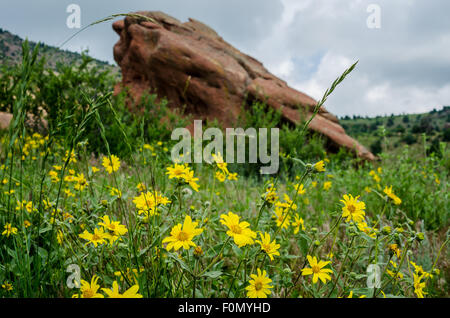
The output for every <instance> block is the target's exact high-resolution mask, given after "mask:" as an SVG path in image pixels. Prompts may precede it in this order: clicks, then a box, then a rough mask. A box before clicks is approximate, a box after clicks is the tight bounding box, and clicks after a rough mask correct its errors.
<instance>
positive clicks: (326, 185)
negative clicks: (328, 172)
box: [323, 181, 333, 191]
mask: <svg viewBox="0 0 450 318" xmlns="http://www.w3.org/2000/svg"><path fill="white" fill-rule="evenodd" d="M332 184H333V183H332V182H331V181H325V182H324V183H323V189H324V190H325V191H328V190H330V189H331V185H332Z"/></svg>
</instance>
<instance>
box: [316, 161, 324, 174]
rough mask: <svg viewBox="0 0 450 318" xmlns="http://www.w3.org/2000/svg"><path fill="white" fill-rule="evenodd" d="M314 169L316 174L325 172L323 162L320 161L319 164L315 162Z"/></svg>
mask: <svg viewBox="0 0 450 318" xmlns="http://www.w3.org/2000/svg"><path fill="white" fill-rule="evenodd" d="M313 167H314V169H316V171H318V172H324V171H325V163H324V162H323V160H320V161H319V162H317V163H316V164H314V166H313Z"/></svg>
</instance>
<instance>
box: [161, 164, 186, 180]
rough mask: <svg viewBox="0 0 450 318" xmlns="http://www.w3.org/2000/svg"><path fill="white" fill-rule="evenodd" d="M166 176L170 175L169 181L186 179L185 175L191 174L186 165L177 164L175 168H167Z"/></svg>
mask: <svg viewBox="0 0 450 318" xmlns="http://www.w3.org/2000/svg"><path fill="white" fill-rule="evenodd" d="M166 169H167V172H166V174H168V175H169V179H173V178H175V179H181V178H184V175H185V174H186V173H187V172H189V168H188V167H187V166H185V165H179V164H177V163H175V164H174V165H173V167H167V168H166Z"/></svg>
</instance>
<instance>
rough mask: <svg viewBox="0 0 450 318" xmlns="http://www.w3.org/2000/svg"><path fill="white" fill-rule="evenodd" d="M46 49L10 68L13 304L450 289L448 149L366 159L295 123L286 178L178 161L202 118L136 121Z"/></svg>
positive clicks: (257, 113)
mask: <svg viewBox="0 0 450 318" xmlns="http://www.w3.org/2000/svg"><path fill="white" fill-rule="evenodd" d="M37 52H38V48H35V49H34V50H33V51H30V50H29V48H28V47H27V45H26V44H25V45H24V47H23V58H22V63H21V64H19V65H18V66H6V65H5V66H3V68H2V72H1V75H0V92H1V95H0V96H1V101H0V104H1V105H0V106H1V110H3V111H9V112H11V113H13V115H14V117H13V120H12V121H11V124H10V126H9V128H8V129H7V130H4V131H2V132H1V146H0V147H1V148H0V161H1V162H0V164H1V166H0V181H1V182H0V187H1V189H0V190H1V191H0V227H1V229H0V234H1V235H0V260H1V262H0V285H1V288H0V297H67V298H70V297H82V298H91V297H95V298H104V297H105V298H106V297H162V298H165V297H206V298H209V297H288V298H310V297H314V298H322V297H342V298H352V297H355V298H358V297H359V298H365V297H367V298H371V297H380V298H383V297H387V298H391V297H414V298H415V297H417V298H423V297H448V296H449V295H448V290H449V285H448V282H449V280H450V272H449V258H448V249H447V244H448V240H449V231H448V226H449V211H450V209H449V203H448V193H449V191H448V172H449V150H448V143H441V144H440V152H439V153H428V152H426V151H424V152H418V151H417V149H415V148H413V147H410V146H408V145H401V146H399V147H401V149H400V150H399V148H398V147H397V148H396V149H397V151H395V152H391V151H389V147H388V144H387V143H386V145H385V147H383V150H384V151H382V152H381V153H380V154H379V157H380V160H379V161H376V162H364V161H361V160H360V159H358V158H355V157H354V156H353V155H351V154H349V153H347V152H345V151H340V152H338V153H334V154H333V153H328V152H326V150H325V149H326V148H325V141H324V140H323V139H322V137H320V136H315V135H314V134H311V133H307V132H305V131H304V130H303V129H302V127H300V128H293V127H289V126H286V125H283V126H282V129H281V135H280V144H281V147H282V149H281V151H282V152H281V158H280V160H281V167H280V171H279V172H278V174H275V175H271V176H262V175H260V174H259V173H258V169H259V165H258V164H253V165H252V164H246V165H242V164H240V165H239V164H226V163H225V162H224V161H223V158H222V156H221V155H220V154H216V155H215V156H214V162H213V163H211V164H207V163H203V164H182V163H176V162H172V160H171V156H170V150H171V148H172V146H173V144H174V142H173V141H172V140H170V134H171V131H172V130H173V129H174V128H176V127H184V126H186V125H185V124H186V122H187V121H189V117H188V116H181V115H180V114H174V113H172V112H170V111H169V110H168V109H167V107H166V104H167V102H166V101H164V100H161V101H158V100H157V99H156V97H155V96H147V97H146V98H144V99H143V100H142V102H141V104H140V105H139V106H140V107H141V108H142V109H143V111H142V112H140V113H138V114H133V113H132V112H130V111H129V110H128V108H127V101H126V92H124V93H123V94H119V95H118V96H112V95H111V93H110V92H111V91H112V87H113V84H114V83H115V81H116V80H117V78H116V77H115V76H111V75H110V74H108V72H107V71H104V70H99V69H96V67H90V66H89V65H90V59H89V58H88V57H84V58H83V60H82V61H81V63H78V64H72V65H68V66H67V65H62V64H61V65H59V66H58V69H57V70H56V71H55V70H51V69H48V68H46V67H45V66H44V65H45V63H44V62H43V61H42V60H38V59H37ZM344 77H345V76H344ZM342 80H343V78H342ZM336 84H337V83H336ZM333 89H334V88H333ZM333 89H331V90H330V91H329V92H328V93H331V92H332V91H333ZM325 99H326V98H325ZM30 114H34V115H35V117H32V119H33V120H31V119H30V118H31V117H30ZM44 114H45V116H46V119H47V122H46V124H45V125H43V124H42V123H40V122H39V120H37V119H36V118H41V117H43V116H44ZM214 124H215V123H211V125H214ZM245 125H247V126H252V127H272V126H274V125H280V122H279V116H277V114H276V113H274V112H271V111H268V110H267V109H264V106H263V105H260V104H256V105H253V107H251V109H249V110H248V112H247V113H246V118H245ZM78 278H80V280H79V281H78Z"/></svg>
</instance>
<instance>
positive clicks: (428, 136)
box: [340, 106, 450, 153]
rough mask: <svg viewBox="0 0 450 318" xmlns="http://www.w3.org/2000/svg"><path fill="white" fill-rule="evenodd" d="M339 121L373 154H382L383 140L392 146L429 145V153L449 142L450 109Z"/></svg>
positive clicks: (447, 107) (359, 117)
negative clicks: (425, 141) (426, 142)
mask: <svg viewBox="0 0 450 318" xmlns="http://www.w3.org/2000/svg"><path fill="white" fill-rule="evenodd" d="M340 122H341V124H342V126H343V127H344V129H345V130H346V132H347V133H348V134H349V135H351V136H353V137H355V138H357V139H358V140H362V141H363V142H365V144H367V145H370V148H371V150H372V152H374V153H379V152H381V147H382V143H383V139H384V137H387V139H389V140H390V144H391V145H392V147H394V148H396V147H397V146H398V145H400V144H408V145H414V144H416V143H420V142H422V140H423V138H424V137H425V140H427V141H428V142H429V146H430V151H434V152H436V151H438V148H439V147H440V146H439V143H440V142H445V143H448V142H450V106H444V107H443V108H442V109H440V110H436V109H434V110H432V111H431V112H428V113H423V114H405V115H391V116H377V117H372V118H369V117H361V116H353V118H351V117H349V116H345V117H343V118H341V119H340Z"/></svg>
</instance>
